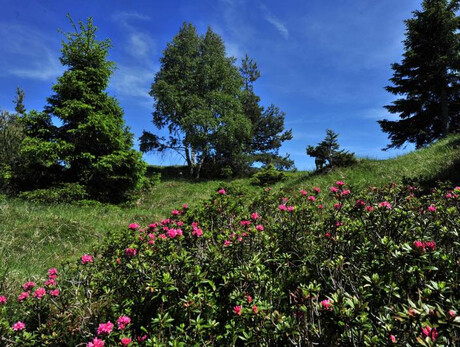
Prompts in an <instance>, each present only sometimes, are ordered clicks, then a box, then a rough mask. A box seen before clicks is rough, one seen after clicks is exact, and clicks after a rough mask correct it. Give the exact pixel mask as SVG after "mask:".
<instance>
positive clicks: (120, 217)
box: [0, 136, 460, 294]
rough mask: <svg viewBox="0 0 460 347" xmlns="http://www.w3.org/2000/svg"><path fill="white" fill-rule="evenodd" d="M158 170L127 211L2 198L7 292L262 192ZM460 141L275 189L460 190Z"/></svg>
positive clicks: (0, 270)
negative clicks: (106, 243)
mask: <svg viewBox="0 0 460 347" xmlns="http://www.w3.org/2000/svg"><path fill="white" fill-rule="evenodd" d="M160 169H161V168H154V169H153V172H161V173H162V175H163V176H162V177H163V179H162V181H161V183H159V184H158V185H156V186H155V187H153V189H152V190H151V191H150V192H149V193H147V194H144V195H143V196H141V197H140V199H139V200H137V201H136V202H134V203H131V204H129V205H125V206H112V205H103V204H95V205H94V206H79V205H66V204H55V205H39V204H33V203H29V202H27V201H23V200H18V199H7V198H5V197H3V198H1V197H0V256H1V257H2V261H1V262H0V294H1V292H5V291H8V290H9V289H10V288H13V286H14V288H17V286H18V284H21V283H22V282H23V281H25V280H33V279H36V278H38V277H43V276H44V275H45V273H46V269H48V268H50V267H55V266H59V264H60V263H61V262H64V261H77V259H78V258H79V257H80V256H81V255H82V254H84V253H92V252H93V250H94V249H95V248H96V247H97V246H98V245H100V244H101V242H102V240H103V239H104V237H105V235H106V233H107V232H108V231H109V230H122V229H123V228H126V227H127V225H128V224H129V223H131V222H138V223H140V224H141V225H146V224H148V223H150V222H152V221H155V220H158V219H163V218H166V217H168V216H169V214H170V211H171V210H172V209H175V208H180V207H181V206H182V204H183V203H187V204H188V205H189V206H190V207H191V208H193V207H195V206H197V205H199V204H200V203H201V202H202V201H203V200H205V199H208V198H209V196H210V195H211V194H212V193H213V192H215V191H216V190H217V189H219V188H221V187H223V186H226V185H232V186H235V187H239V188H240V189H245V190H248V191H249V195H255V194H257V192H258V191H259V189H260V188H256V187H253V186H251V185H250V181H249V179H247V178H246V179H238V180H233V181H232V182H223V181H222V180H203V181H199V182H195V181H190V180H187V179H185V178H179V179H177V178H176V179H175V178H172V177H171V175H174V172H176V171H177V172H181V170H183V167H176V168H172V169H161V170H160ZM459 172H460V136H455V137H450V138H448V139H445V140H442V141H439V142H438V143H436V144H434V145H432V146H430V147H428V148H424V149H421V150H418V151H415V152H412V153H409V154H407V155H404V156H401V157H397V158H394V159H390V160H370V159H362V160H360V162H359V163H358V164H357V165H356V166H353V167H350V168H343V169H338V170H334V171H332V172H331V173H329V174H327V175H318V174H315V173H312V172H294V173H289V174H288V177H287V179H286V180H284V181H283V182H280V183H278V184H276V185H274V187H273V188H274V189H286V190H292V189H296V190H298V189H307V190H308V189H311V188H312V187H314V186H318V187H321V188H322V189H327V187H329V186H330V185H331V184H332V183H334V182H335V181H337V180H344V181H345V182H346V183H347V185H348V187H351V188H352V189H354V190H359V189H363V188H367V187H369V186H377V187H379V186H384V185H387V184H389V183H392V182H396V183H402V182H404V181H411V180H418V181H419V182H421V183H422V184H425V185H427V186H432V185H433V184H434V183H435V182H436V181H437V180H450V181H452V182H453V183H454V184H457V185H460V179H459V178H460V177H459V176H460V174H459Z"/></svg>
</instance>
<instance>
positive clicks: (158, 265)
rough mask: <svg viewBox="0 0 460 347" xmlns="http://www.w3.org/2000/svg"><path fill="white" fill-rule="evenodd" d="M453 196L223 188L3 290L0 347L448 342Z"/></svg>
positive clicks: (453, 332)
mask: <svg viewBox="0 0 460 347" xmlns="http://www.w3.org/2000/svg"><path fill="white" fill-rule="evenodd" d="M304 188H306V187H304ZM459 195H460V188H455V189H448V188H444V187H443V188H438V189H436V190H433V191H432V192H431V193H429V194H422V192H419V191H418V190H417V188H415V187H403V186H396V185H391V186H389V187H387V188H384V189H377V188H372V189H369V190H368V191H363V192H355V191H354V190H353V188H352V187H347V184H346V182H342V181H337V182H336V183H335V184H334V185H332V186H331V187H321V189H320V188H318V187H315V188H311V189H302V190H299V191H281V192H274V191H272V190H270V189H266V190H264V192H263V193H261V194H260V195H259V196H246V195H241V194H240V195H237V194H234V193H232V191H231V189H227V190H225V189H220V190H219V191H218V192H216V194H215V195H214V196H213V197H212V198H211V199H210V200H209V201H207V202H205V203H204V204H203V205H202V206H201V207H200V208H197V209H194V210H189V209H188V206H187V205H184V206H182V208H180V209H177V210H174V211H172V213H171V216H170V218H168V219H165V220H162V221H152V223H151V224H150V225H139V224H137V223H132V224H129V226H128V225H127V228H126V230H121V231H120V230H115V231H112V232H110V235H109V237H108V240H107V242H106V243H105V246H103V247H101V249H100V251H97V252H95V253H93V254H84V255H82V256H81V258H80V259H78V260H76V261H75V262H74V263H72V264H67V265H63V266H61V267H60V268H59V267H58V268H55V269H50V270H49V272H48V274H47V276H46V277H44V278H43V279H42V280H41V281H37V280H35V282H27V283H25V284H24V286H23V288H18V292H17V293H0V312H1V315H0V333H1V344H2V345H18V346H27V345H37V344H43V345H45V344H49V345H59V344H61V345H79V344H80V345H82V346H114V345H123V346H153V345H161V344H171V345H174V346H188V345H214V344H223V345H233V344H238V345H241V344H262V345H287V344H292V345H313V344H339V345H391V344H395V345H406V344H409V345H414V344H420V345H423V346H432V345H449V344H450V345H456V344H458V343H460V317H459V310H460V287H459V286H460V271H459V268H460V242H459V240H460V237H459V231H460V200H459V199H460V198H459Z"/></svg>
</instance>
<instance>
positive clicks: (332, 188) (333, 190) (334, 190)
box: [330, 187, 339, 193]
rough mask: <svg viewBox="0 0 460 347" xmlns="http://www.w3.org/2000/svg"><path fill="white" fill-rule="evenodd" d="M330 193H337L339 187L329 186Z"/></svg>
mask: <svg viewBox="0 0 460 347" xmlns="http://www.w3.org/2000/svg"><path fill="white" fill-rule="evenodd" d="M330 191H331V193H337V192H338V191H339V188H337V187H331V188H330Z"/></svg>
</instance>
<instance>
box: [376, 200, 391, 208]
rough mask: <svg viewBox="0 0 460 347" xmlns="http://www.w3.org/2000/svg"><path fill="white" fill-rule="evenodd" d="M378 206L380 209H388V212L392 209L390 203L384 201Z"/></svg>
mask: <svg viewBox="0 0 460 347" xmlns="http://www.w3.org/2000/svg"><path fill="white" fill-rule="evenodd" d="M378 206H379V207H384V208H386V209H387V210H389V209H391V204H390V203H389V202H388V201H383V202H381V203H379V205H378Z"/></svg>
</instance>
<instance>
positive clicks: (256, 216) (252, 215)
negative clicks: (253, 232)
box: [251, 212, 259, 220]
mask: <svg viewBox="0 0 460 347" xmlns="http://www.w3.org/2000/svg"><path fill="white" fill-rule="evenodd" d="M251 218H252V219H253V220H256V219H258V218H259V214H258V213H257V212H254V213H251Z"/></svg>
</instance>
